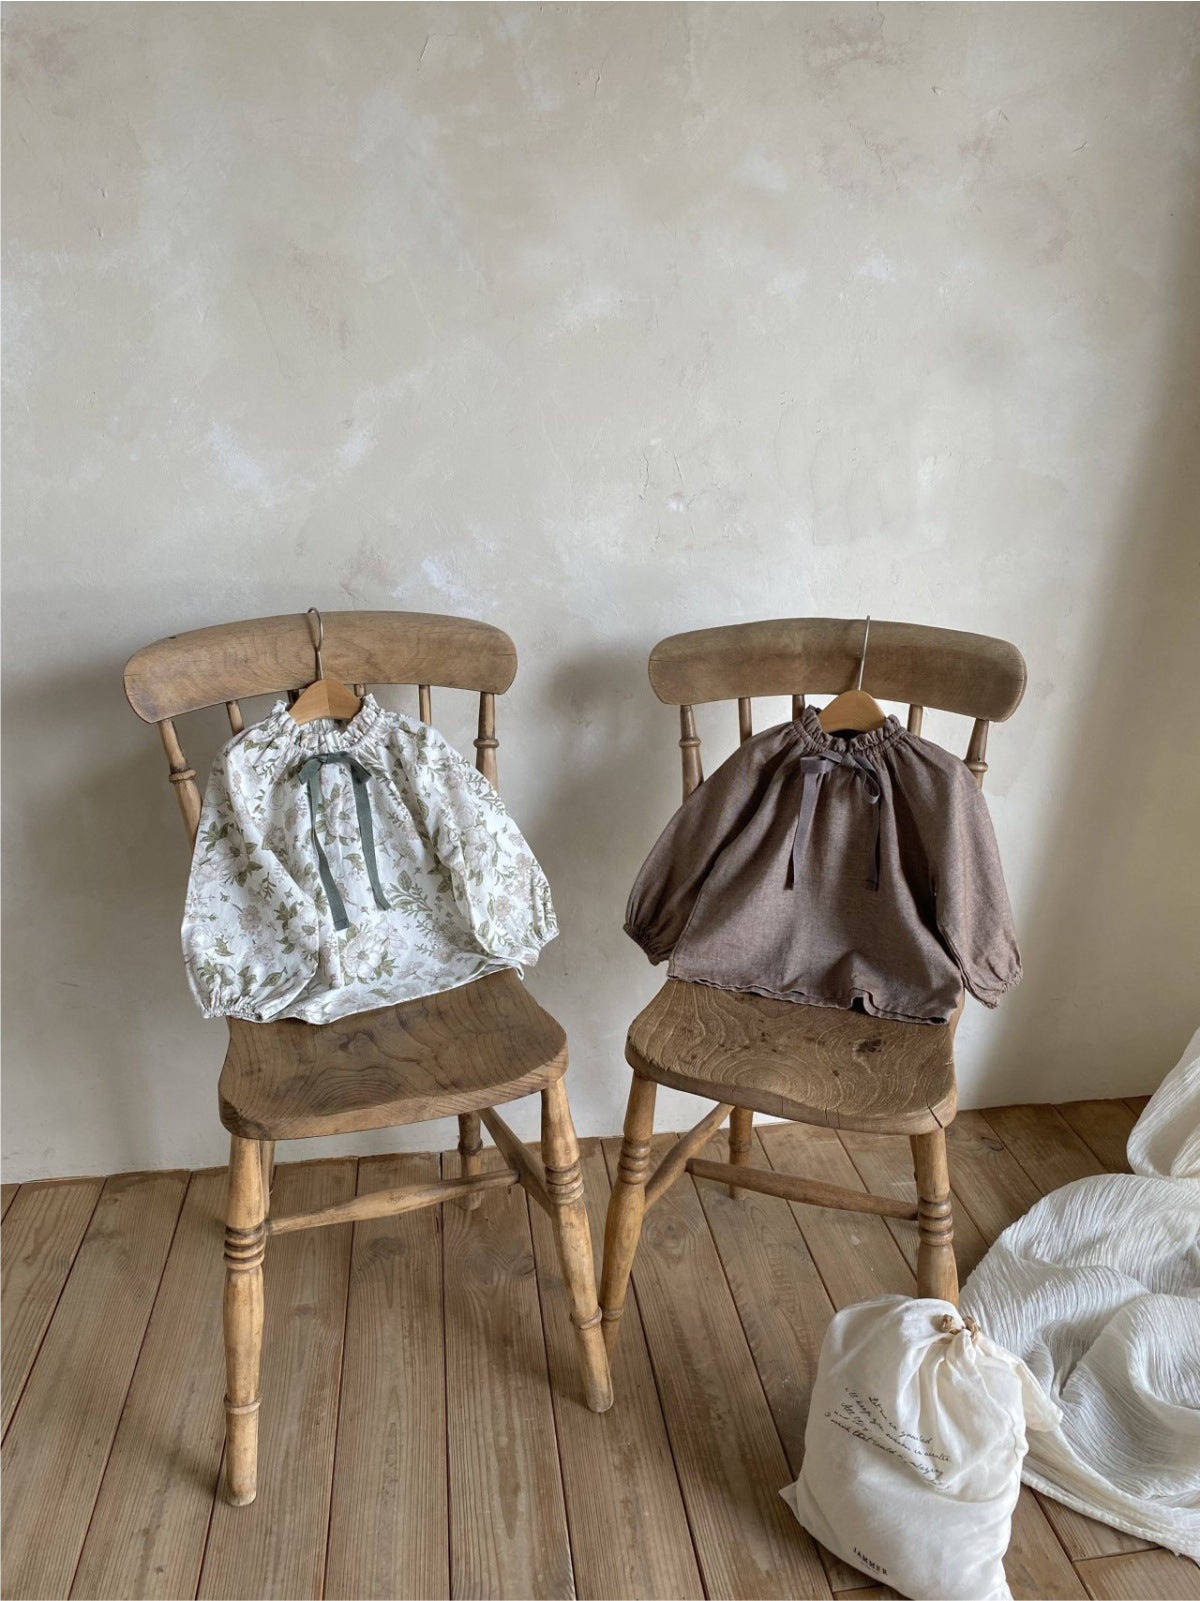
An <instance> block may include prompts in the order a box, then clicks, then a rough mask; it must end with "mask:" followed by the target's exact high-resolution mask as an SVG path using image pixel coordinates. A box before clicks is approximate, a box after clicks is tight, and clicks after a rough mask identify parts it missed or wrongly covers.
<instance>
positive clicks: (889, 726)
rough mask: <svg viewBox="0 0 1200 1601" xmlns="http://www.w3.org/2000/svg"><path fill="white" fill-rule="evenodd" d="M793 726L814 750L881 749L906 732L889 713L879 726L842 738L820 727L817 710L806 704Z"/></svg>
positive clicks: (892, 743)
mask: <svg viewBox="0 0 1200 1601" xmlns="http://www.w3.org/2000/svg"><path fill="white" fill-rule="evenodd" d="M793 727H794V728H795V729H796V731H797V733H798V734H799V736H800V738H801V739H802V740H803V741H804V742H805V743H806V744H807V745H809V746H811V747H812V749H814V750H838V751H843V750H845V751H856V752H860V751H868V750H882V749H883V748H884V747H885V746H887V745H894V744H895V742H896V741H897V740H898V739H902V738H903V737H904V736H905V735H906V733H907V732H908V731H907V729H906V728H905V727H904V726H903V724H902V723H901V722H900V719H899V718H898V717H894V716H890V715H889V716H888V718H887V719H886V720H885V722H884V724H883V726H882V727H881V728H868V729H867V730H866V731H865V732H863V733H861V734H851V735H850V736H849V738H843V737H842V736H841V735H840V734H827V733H826V732H825V730H824V729H823V728H822V727H821V722H820V718H819V716H818V714H817V712H816V711H815V710H814V709H813V707H811V706H806V707H805V708H804V710H803V711H802V712H801V713H800V715H799V717H797V718H795V719H794V722H793Z"/></svg>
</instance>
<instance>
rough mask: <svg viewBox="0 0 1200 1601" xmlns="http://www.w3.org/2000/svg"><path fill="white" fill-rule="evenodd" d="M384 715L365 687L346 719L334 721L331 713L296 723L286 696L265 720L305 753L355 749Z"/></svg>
mask: <svg viewBox="0 0 1200 1601" xmlns="http://www.w3.org/2000/svg"><path fill="white" fill-rule="evenodd" d="M386 716H387V713H386V712H385V711H384V709H383V707H382V706H381V705H380V704H379V702H378V701H377V700H376V699H375V697H374V695H372V694H371V693H370V691H368V692H367V693H366V694H365V695H364V696H363V702H362V705H361V706H360V707H359V708H358V710H357V711H356V712H355V714H354V716H353V717H352V718H351V719H350V721H349V722H348V723H340V724H339V723H336V722H335V721H334V720H333V718H332V717H318V718H316V719H315V720H314V721H313V722H311V723H298V722H297V721H296V719H295V718H294V717H293V716H292V714H291V711H290V709H289V707H288V703H287V702H286V701H285V700H279V701H276V702H275V705H274V708H273V709H272V711H271V714H270V716H269V717H268V718H267V722H268V724H269V725H270V727H271V733H272V734H273V735H278V736H279V737H280V738H282V739H284V740H285V741H286V742H287V743H288V744H289V745H291V746H292V747H294V748H295V749H297V750H300V751H304V752H305V753H306V754H313V755H326V754H328V753H329V752H331V751H338V750H356V749H357V748H358V747H359V746H360V745H362V744H363V743H364V742H365V741H366V740H367V739H369V738H370V737H371V735H372V734H374V733H375V732H376V731H377V729H378V727H379V724H380V722H381V721H382V720H383V719H384V718H385V717H386Z"/></svg>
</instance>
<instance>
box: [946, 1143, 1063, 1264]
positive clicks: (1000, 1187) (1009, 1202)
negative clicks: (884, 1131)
mask: <svg viewBox="0 0 1200 1601" xmlns="http://www.w3.org/2000/svg"><path fill="white" fill-rule="evenodd" d="M946 1150H947V1154H948V1156H949V1159H950V1173H951V1179H950V1183H951V1186H952V1188H953V1190H954V1194H955V1195H956V1196H957V1197H958V1198H959V1199H960V1200H961V1201H962V1203H963V1205H964V1206H965V1207H966V1209H967V1211H968V1212H969V1213H970V1215H971V1219H972V1221H973V1222H974V1223H975V1225H976V1227H977V1228H978V1229H979V1232H980V1234H981V1235H982V1236H983V1238H984V1239H985V1240H986V1241H987V1242H988V1243H989V1244H991V1242H992V1241H993V1240H995V1239H997V1238H998V1237H999V1236H1000V1235H1001V1234H1002V1233H1003V1232H1004V1230H1005V1229H1006V1228H1007V1227H1008V1225H1009V1224H1010V1223H1015V1222H1016V1221H1017V1219H1018V1218H1019V1217H1024V1216H1025V1214H1026V1212H1028V1210H1029V1208H1030V1207H1031V1206H1033V1205H1034V1204H1035V1203H1036V1202H1037V1201H1038V1200H1039V1199H1040V1197H1041V1191H1040V1190H1039V1189H1038V1187H1037V1185H1036V1184H1035V1183H1034V1182H1033V1180H1032V1179H1031V1178H1030V1177H1029V1174H1028V1173H1026V1171H1025V1169H1024V1168H1023V1167H1022V1166H1021V1164H1020V1163H1019V1162H1018V1161H1017V1159H1016V1157H1015V1156H1014V1155H1013V1154H1012V1152H1011V1151H1009V1150H1008V1149H1007V1147H1006V1146H1005V1144H1004V1141H1003V1140H1002V1139H1001V1138H1000V1136H999V1135H998V1134H997V1132H996V1130H995V1129H994V1128H993V1127H992V1126H991V1124H990V1123H989V1122H988V1120H987V1118H986V1117H985V1116H984V1114H983V1113H982V1112H960V1113H959V1114H958V1116H957V1117H956V1118H955V1119H954V1122H953V1123H951V1125H950V1127H949V1128H948V1129H947V1130H946Z"/></svg>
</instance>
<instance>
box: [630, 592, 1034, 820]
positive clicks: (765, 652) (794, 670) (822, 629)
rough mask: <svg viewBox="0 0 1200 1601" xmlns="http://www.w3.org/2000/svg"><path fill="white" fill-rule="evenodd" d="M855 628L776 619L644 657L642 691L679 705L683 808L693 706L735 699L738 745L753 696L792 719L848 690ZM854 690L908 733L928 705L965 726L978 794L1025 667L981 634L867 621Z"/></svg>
mask: <svg viewBox="0 0 1200 1601" xmlns="http://www.w3.org/2000/svg"><path fill="white" fill-rule="evenodd" d="M863 627H864V619H863V618H857V619H853V618H843V617H780V618H776V619H774V620H773V621H770V622H761V623H734V624H731V625H730V626H728V627H725V628H700V629H697V630H696V631H695V632H694V633H690V634H672V635H671V637H670V638H669V639H663V640H660V641H659V643H658V644H657V645H655V647H654V649H653V650H652V651H651V652H650V684H651V687H652V688H653V690H654V693H655V694H656V695H657V696H658V698H659V700H661V701H664V702H665V703H666V704H667V705H669V706H678V707H679V723H680V735H679V748H680V751H681V753H682V757H683V798H684V800H686V799H687V798H688V796H689V795H690V794H691V793H692V791H693V790H694V789H695V788H696V786H697V785H698V784H699V783H700V782H701V781H702V779H703V777H704V773H703V770H702V768H701V765H700V738H699V735H698V734H697V732H696V717H695V712H694V711H693V707H695V706H697V705H700V704H702V703H704V702H707V701H714V700H736V701H737V703H738V731H739V733H740V735H741V738H742V740H743V741H745V740H747V739H749V738H750V736H751V734H752V733H753V732H754V725H753V714H752V709H751V703H752V700H753V697H754V696H755V695H790V696H791V697H792V716H793V717H798V716H799V715H800V712H801V710H802V709H803V707H804V704H805V696H806V695H837V694H840V693H841V691H842V690H844V689H851V688H853V686H854V684H855V682H856V680H857V678H858V666H859V658H860V656H861V654H862V643H863ZM862 687H863V688H864V689H865V690H866V691H867V693H868V694H870V695H874V696H875V697H876V698H877V699H878V700H891V701H903V702H907V703H908V728H909V730H910V732H911V733H914V734H919V733H920V732H921V722H922V719H923V717H924V713H925V708H926V707H933V708H935V709H936V710H938V711H946V712H958V713H960V714H962V715H965V716H967V717H970V718H972V719H973V720H974V721H973V726H972V729H971V737H970V741H969V743H968V745H967V754H966V763H967V766H968V767H969V768H970V769H971V771H972V773H974V775H975V780H976V782H977V783H978V784H979V785H980V787H981V788H982V786H983V776H984V774H985V773H986V772H987V762H986V760H985V759H984V758H985V756H986V753H987V736H988V727H989V726H990V724H992V723H1002V722H1004V721H1005V720H1006V719H1007V718H1009V717H1011V716H1012V714H1013V712H1015V711H1016V709H1017V707H1018V706H1019V705H1020V703H1021V696H1022V695H1023V694H1024V693H1025V662H1024V658H1023V657H1022V655H1021V653H1020V651H1019V650H1018V649H1017V648H1016V646H1015V645H1010V644H1008V643H1007V642H1006V641H1005V640H1003V639H992V638H990V637H989V636H988V635H987V634H963V633H959V632H958V631H957V630H955V629H951V628H925V627H922V626H921V625H920V624H918V623H888V622H877V621H875V620H874V619H872V621H871V634H870V642H869V647H868V650H867V659H866V663H865V667H864V672H863V684H862Z"/></svg>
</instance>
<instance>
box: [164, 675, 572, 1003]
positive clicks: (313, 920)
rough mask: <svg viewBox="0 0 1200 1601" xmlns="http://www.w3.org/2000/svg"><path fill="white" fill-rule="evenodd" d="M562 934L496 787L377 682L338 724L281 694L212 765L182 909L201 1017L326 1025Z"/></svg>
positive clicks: (443, 985)
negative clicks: (382, 698)
mask: <svg viewBox="0 0 1200 1601" xmlns="http://www.w3.org/2000/svg"><path fill="white" fill-rule="evenodd" d="M313 758H323V760H321V761H320V762H316V761H314V760H313ZM302 769H304V772H303V773H302V771H301V770H302ZM314 799H315V800H316V803H317V804H316V815H315V817H314V815H313V800H314ZM364 802H365V806H366V812H365V814H364ZM330 889H331V890H332V894H330V893H327V891H328V890H330ZM339 925H344V926H339ZM557 932H558V925H557V922H556V921H555V916H554V908H553V906H552V905H551V901H550V887H549V885H548V884H547V882H546V878H545V875H544V874H543V872H542V870H541V868H540V867H539V866H538V864H537V862H536V861H535V860H534V857H533V854H532V852H531V851H530V849H529V846H528V845H527V844H526V843H525V841H524V839H523V838H522V837H521V834H520V832H519V831H518V829H517V827H516V825H515V824H514V823H513V821H512V819H511V818H510V817H509V815H508V812H507V811H506V810H505V808H504V803H503V802H502V801H501V799H500V797H499V795H497V793H496V791H495V790H494V789H493V788H492V786H491V784H489V783H488V781H487V779H486V778H484V777H483V775H482V774H481V773H479V772H477V771H476V769H475V768H474V767H472V766H471V764H470V763H469V762H467V761H466V760H464V758H463V757H462V756H461V755H460V754H459V753H458V751H456V750H455V749H454V748H453V747H452V746H451V745H449V744H448V743H447V742H446V741H445V740H444V739H443V738H442V736H441V735H440V734H438V733H437V732H436V730H435V729H433V728H430V727H428V726H427V725H426V724H424V723H420V722H417V721H416V720H415V719H413V718H410V717H405V716H403V715H401V714H399V713H396V712H389V711H385V710H384V708H383V707H382V706H380V705H379V703H378V701H376V700H375V698H374V697H373V696H371V695H367V696H366V697H365V698H364V700H363V704H362V708H361V710H360V711H359V712H358V714H357V715H356V716H355V717H354V718H353V719H352V720H351V721H350V722H348V723H346V724H345V725H344V726H339V725H338V724H336V723H334V722H332V721H330V720H329V719H327V718H322V719H320V720H318V721H316V722H312V723H305V724H300V723H297V722H296V721H295V720H294V719H293V718H292V716H291V715H290V713H289V712H288V709H287V706H286V705H285V704H284V703H283V702H282V701H280V702H279V703H278V704H277V705H276V707H275V709H274V711H272V713H271V715H270V716H269V717H268V718H267V719H266V720H265V721H264V722H262V723H258V724H256V725H255V726H254V727H252V728H248V729H246V730H245V731H244V732H243V733H241V734H238V735H237V736H236V738H234V739H232V740H231V741H230V742H229V744H228V745H226V746H225V748H224V749H223V750H222V751H221V753H220V755H219V756H218V758H217V760H216V761H215V763H214V764H213V769H212V774H211V776H210V778H209V783H208V790H207V794H206V796H205V800H204V810H203V812H202V814H201V817H200V830H199V834H198V835H197V839H196V849H195V853H194V855H193V857H192V870H191V878H190V880H189V883H188V892H187V902H186V906H185V909H184V917H183V955H184V962H185V965H186V968H187V976H188V982H189V984H190V986H191V990H192V994H193V995H194V996H195V998H196V1001H197V1003H198V1004H199V1006H200V1009H201V1011H202V1012H203V1013H204V1015H205V1017H239V1018H243V1019H245V1020H246V1021H248V1022H252V1023H262V1022H268V1021H271V1020H273V1019H276V1018H283V1017H295V1018H301V1019H303V1020H304V1021H305V1022H309V1023H326V1022H330V1021H331V1020H332V1019H334V1018H337V1017H345V1016H347V1015H348V1014H349V1013H352V1012H361V1011H367V1010H370V1009H372V1008H374V1007H379V1006H387V1005H391V1004H394V1003H395V1002H397V1001H409V1000H415V999H416V998H418V997H419V996H422V995H433V994H437V993H439V992H440V991H442V990H448V989H455V988H457V987H458V986H459V985H460V984H466V983H469V982H470V981H471V980H472V979H475V978H479V977H481V976H482V975H483V974H485V973H492V972H496V971H497V970H498V969H501V968H520V967H521V966H523V965H524V964H526V963H532V962H536V960H537V957H538V952H539V951H540V950H541V948H542V946H543V945H545V944H546V943H547V942H548V941H550V940H552V939H553V938H554V936H555V935H556V934H557Z"/></svg>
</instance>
